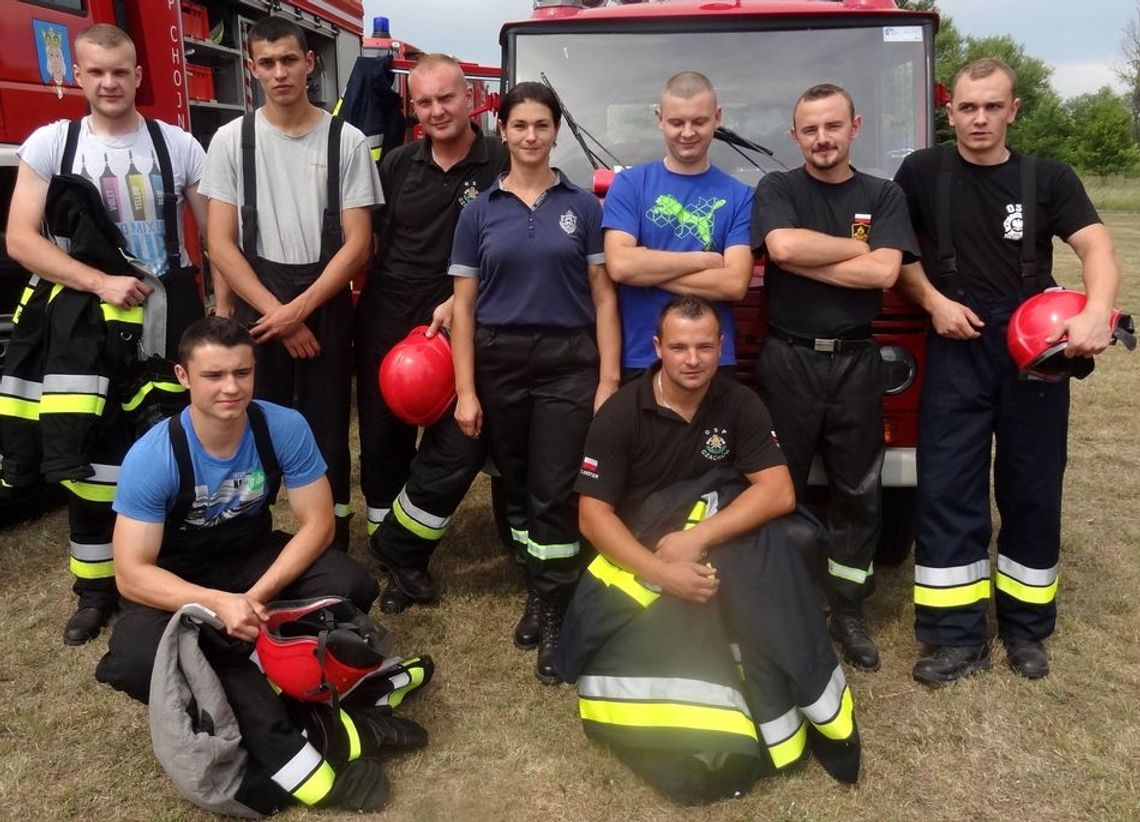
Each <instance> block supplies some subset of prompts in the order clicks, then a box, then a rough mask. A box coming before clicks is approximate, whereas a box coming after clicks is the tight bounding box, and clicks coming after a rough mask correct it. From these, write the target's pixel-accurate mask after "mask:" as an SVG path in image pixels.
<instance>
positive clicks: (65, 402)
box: [40, 394, 107, 417]
mask: <svg viewBox="0 0 1140 822" xmlns="http://www.w3.org/2000/svg"><path fill="white" fill-rule="evenodd" d="M106 406H107V398H106V397H101V396H99V395H98V394H44V395H43V397H42V398H41V399H40V414H41V415H42V414H90V415H91V416H93V417H100V416H102V415H103V409H104V408H105V407H106Z"/></svg>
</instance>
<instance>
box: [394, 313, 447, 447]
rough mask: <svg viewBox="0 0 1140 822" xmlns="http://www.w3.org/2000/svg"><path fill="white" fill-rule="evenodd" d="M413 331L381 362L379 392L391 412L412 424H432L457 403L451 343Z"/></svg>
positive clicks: (420, 328)
mask: <svg viewBox="0 0 1140 822" xmlns="http://www.w3.org/2000/svg"><path fill="white" fill-rule="evenodd" d="M427 329H428V327H427V326H426V325H418V326H416V327H415V328H413V329H412V330H411V331H410V332H409V333H408V336H406V337H404V339H402V340H400V342H398V343H396V345H394V346H393V347H392V350H391V351H389V352H388V354H387V355H386V356H385V357H384V361H383V362H381V363H380V375H379V379H380V393H381V394H382V395H383V396H384V402H385V403H387V404H388V407H389V408H390V409H391V410H392V413H393V414H395V415H396V416H397V417H399V418H400V419H401V420H403V421H404V422H406V423H410V424H412V425H424V426H427V425H431V424H432V423H434V422H435V421H436V420H438V419H439V418H440V417H442V416H443V414H444V412H446V411H447V409H448V408H449V407H450V406H451V403H452V402H454V401H455V366H454V364H453V363H452V361H451V343H450V342H448V339H447V337H446V335H445V334H443V333H442V332H441V333H439V334H436V335H435V336H433V337H428V336H427Z"/></svg>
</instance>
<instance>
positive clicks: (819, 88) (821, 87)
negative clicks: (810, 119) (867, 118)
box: [792, 83, 855, 128]
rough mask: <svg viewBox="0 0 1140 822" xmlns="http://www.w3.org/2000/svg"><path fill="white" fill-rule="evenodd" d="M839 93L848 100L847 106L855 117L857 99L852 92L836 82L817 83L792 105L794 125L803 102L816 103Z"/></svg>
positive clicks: (852, 117) (853, 117) (852, 116)
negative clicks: (853, 97) (852, 96)
mask: <svg viewBox="0 0 1140 822" xmlns="http://www.w3.org/2000/svg"><path fill="white" fill-rule="evenodd" d="M836 94H838V95H839V96H840V97H842V98H843V99H844V100H846V101H847V108H848V110H849V111H850V112H851V119H852V120H854V119H855V101H854V100H853V99H852V98H851V94H850V93H849V92H848V91H847V89H845V88H843V87H842V86H837V85H835V83H817V84H816V85H814V86H812V87H811V88H809V89H808V90H807V91H805V92H804V93H803V94H801V95H800V98H799V99H798V100H796V104H795V105H794V106H792V127H793V128H795V125H796V112H797V111H799V110H800V105H801V104H803V103H814V102H815V101H816V100H826V99H827V98H828V97H834V96H835V95H836Z"/></svg>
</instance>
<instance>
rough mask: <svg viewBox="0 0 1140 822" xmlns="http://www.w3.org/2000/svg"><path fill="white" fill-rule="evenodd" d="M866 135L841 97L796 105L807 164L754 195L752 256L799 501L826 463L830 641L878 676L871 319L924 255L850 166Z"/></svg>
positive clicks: (876, 188) (876, 400)
mask: <svg viewBox="0 0 1140 822" xmlns="http://www.w3.org/2000/svg"><path fill="white" fill-rule="evenodd" d="M860 125H861V122H860V118H859V116H858V115H857V114H856V113H855V104H854V103H853V102H852V100H851V95H849V94H848V93H847V92H846V91H844V90H843V89H841V88H840V87H839V86H835V85H832V84H831V83H823V84H820V85H816V86H812V87H811V88H809V89H808V90H807V91H805V92H804V93H803V94H802V95H801V96H800V98H799V100H797V101H796V105H795V108H794V110H793V112H792V136H793V137H794V138H795V140H796V142H797V143H799V146H800V150H801V151H802V152H803V156H804V164H803V166H802V167H800V168H797V169H794V170H792V171H786V172H772V173H770V174H767V175H765V176H764V178H763V179H762V180H761V181H760V184H759V185H758V186H757V187H756V199H755V201H754V202H753V212H752V215H753V216H752V244H753V246H754V247H755V248H756V250H757V251H764V252H765V253H766V254H767V264H766V265H765V270H764V283H765V288H766V290H767V293H768V336H767V338H766V339H765V342H764V349H763V350H762V351H761V354H760V361H759V363H758V366H757V375H758V378H759V383H760V395H761V397H762V398H763V400H764V404H765V405H767V406H768V409H769V410H770V411H771V413H772V421H773V423H774V425H775V427H776V435H777V436H779V438H780V444H781V446H782V447H783V449H784V454H785V455H786V456H787V459H788V468H789V469H790V470H791V472H792V479H793V481H794V482H795V485H796V495H797V497H798V498H799V499H800V500H801V502H802V500H803V495H804V493H805V491H806V489H807V483H808V473H809V471H810V469H811V463H812V458H813V457H814V456H815V455H816V454H817V453H818V454H819V456H820V459H821V461H822V462H823V468H824V471H825V472H826V474H827V483H828V486H829V491H830V493H829V496H828V509H827V525H828V529H829V531H830V539H829V540H828V542H827V548H826V554H827V574H826V576H825V580H826V584H827V591H828V598H829V600H830V602H831V635H832V636H833V637H834V638H835V639H836V640H838V641H839V644H840V645H841V646H842V647H843V655H844V657H845V658H846V659H847V661H848V662H849V663H850V664H851V665H853V666H855V667H856V668H858V669H859V670H862V671H875V670H878V668H879V651H878V648H876V647H875V643H874V641H873V640H872V639H871V636H870V633H869V632H868V630H867V624H866V622H865V621H864V619H863V601H864V600H865V599H866V598H867V597H868V596H870V594H871V590H872V587H873V580H874V577H873V574H874V563H873V560H874V558H875V549H876V547H877V545H878V541H879V531H880V528H881V523H882V487H881V482H880V476H879V475H880V473H881V471H882V467H883V411H882V394H883V372H882V362H881V360H880V358H879V349H878V346H876V345H875V341H874V340H873V339H871V321H872V320H873V319H875V317H877V316H878V315H879V311H880V310H881V309H882V303H883V289H884V288H890V287H891V286H892V285H894V282H895V278H896V277H898V273H899V265H900V264H901V262H902V257H903V254H904V253H906V254H908V255H912V254H913V253H914V251H915V248H914V235H913V232H912V231H911V227H910V221H909V220H908V218H907V213H906V202H905V200H904V198H903V195H902V192H901V191H899V188H898V186H896V185H895V184H894V183H892V182H891V181H890V180H882V179H879V178H878V177H872V176H870V175H869V174H863V173H862V172H860V171H857V170H855V169H854V168H852V167H851V156H850V153H851V143H852V141H853V140H854V139H856V138H857V137H858V135H859V128H860Z"/></svg>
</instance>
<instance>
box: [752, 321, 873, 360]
mask: <svg viewBox="0 0 1140 822" xmlns="http://www.w3.org/2000/svg"><path fill="white" fill-rule="evenodd" d="M768 336H769V337H775V338H776V339H777V340H782V341H783V342H786V343H788V344H790V345H799V346H802V347H804V348H810V349H812V350H813V351H818V352H819V353H821V354H843V353H846V352H851V351H862V350H863V349H864V348H868V347H870V346H872V345H874V344H875V341H874V340H873V339H871V327H870V326H863V327H861V328H856V329H853V330H852V331H849V332H847V333H846V334H844V335H843V336H842V337H835V338H832V339H821V338H819V337H801V336H799V335H798V334H792V333H790V332H788V331H785V330H784V329H782V328H777V327H776V326H774V325H770V326H768Z"/></svg>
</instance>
